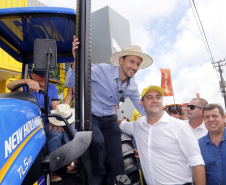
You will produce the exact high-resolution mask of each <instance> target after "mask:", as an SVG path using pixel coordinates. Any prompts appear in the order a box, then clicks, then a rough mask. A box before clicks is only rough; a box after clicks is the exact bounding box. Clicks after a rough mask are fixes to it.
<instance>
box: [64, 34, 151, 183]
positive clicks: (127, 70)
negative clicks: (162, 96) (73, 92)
mask: <svg viewBox="0 0 226 185" xmlns="http://www.w3.org/2000/svg"><path fill="white" fill-rule="evenodd" d="M78 44H79V42H78V39H77V38H76V37H74V41H73V47H72V53H73V56H74V58H75V50H76V49H77V47H78ZM110 62H111V64H113V65H111V64H104V63H102V64H95V65H94V66H93V67H92V68H91V86H92V93H91V105H92V131H93V137H92V143H91V147H90V157H91V166H92V176H91V180H90V184H91V185H95V184H100V183H101V182H102V176H103V175H104V174H105V173H106V169H105V167H104V158H105V151H106V154H107V159H108V161H109V164H110V170H109V172H110V180H111V182H110V184H111V185H112V184H113V183H114V180H115V177H116V176H117V175H122V174H124V163H123V156H122V146H121V130H120V128H119V126H118V124H117V116H116V115H115V110H114V108H115V106H116V105H119V103H120V102H124V100H125V98H127V97H129V98H130V100H131V101H132V102H133V104H134V106H135V107H136V109H137V110H138V111H139V112H140V113H141V114H143V115H145V111H144V109H143V107H142V106H141V105H140V104H139V101H140V93H139V91H138V86H137V84H136V82H135V81H134V79H133V76H134V75H135V74H136V72H137V71H138V70H139V69H143V68H146V67H148V66H150V65H151V64H152V63H153V60H152V58H151V57H150V56H148V55H146V54H144V53H142V51H141V48H140V47H139V46H128V47H125V48H123V49H122V51H121V52H117V53H115V54H113V55H112V56H111V58H110ZM74 69H75V61H74V63H73V64H72V67H71V68H69V70H68V72H67V76H66V79H65V85H66V86H68V87H73V86H74V84H75V78H74V76H75V74H74V73H75V70H74ZM118 112H120V111H118Z"/></svg>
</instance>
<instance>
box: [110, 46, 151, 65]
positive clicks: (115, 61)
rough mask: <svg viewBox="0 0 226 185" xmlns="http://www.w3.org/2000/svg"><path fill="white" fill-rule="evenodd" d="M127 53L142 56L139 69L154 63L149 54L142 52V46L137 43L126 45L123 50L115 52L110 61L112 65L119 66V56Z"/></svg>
mask: <svg viewBox="0 0 226 185" xmlns="http://www.w3.org/2000/svg"><path fill="white" fill-rule="evenodd" d="M127 55H135V56H138V57H140V58H142V62H141V64H140V67H139V69H144V68H146V67H148V66H150V65H151V64H152V63H153V59H152V58H151V57H150V56H149V55H147V54H145V53H142V50H141V47H140V46H137V45H131V46H126V47H124V48H123V49H122V51H120V52H117V53H114V54H113V55H112V56H111V58H110V62H111V64H112V65H114V66H118V65H119V58H120V57H123V56H127Z"/></svg>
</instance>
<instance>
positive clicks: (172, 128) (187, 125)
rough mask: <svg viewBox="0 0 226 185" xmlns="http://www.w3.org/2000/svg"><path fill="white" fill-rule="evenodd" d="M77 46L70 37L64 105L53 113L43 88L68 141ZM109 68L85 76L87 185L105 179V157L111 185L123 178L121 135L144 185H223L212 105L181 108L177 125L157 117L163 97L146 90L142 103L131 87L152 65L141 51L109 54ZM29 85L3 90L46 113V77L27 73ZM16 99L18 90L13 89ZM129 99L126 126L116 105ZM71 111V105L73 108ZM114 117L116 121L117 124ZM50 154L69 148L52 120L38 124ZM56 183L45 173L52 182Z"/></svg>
mask: <svg viewBox="0 0 226 185" xmlns="http://www.w3.org/2000/svg"><path fill="white" fill-rule="evenodd" d="M78 46H79V41H78V39H77V38H76V36H74V38H73V43H72V53H73V57H74V62H73V64H72V65H71V66H70V68H69V70H68V72H67V75H66V79H65V85H66V86H67V87H69V88H68V94H67V97H66V98H65V100H64V104H60V105H59V101H58V95H57V88H56V86H55V85H52V84H48V96H49V110H52V113H57V114H60V115H62V116H63V117H65V119H67V120H68V122H69V123H70V124H71V128H72V130H73V134H76V132H77V130H76V129H75V125H74V121H73V120H75V118H74V114H73V113H74V110H73V109H71V108H70V107H69V105H70V104H71V101H72V95H73V92H74V84H75V82H74V81H75V60H76V49H77V48H78ZM110 63H111V64H95V65H93V66H92V68H91V87H92V91H91V110H92V133H93V134H92V142H91V145H90V147H89V151H90V161H91V168H92V176H91V179H90V182H89V183H90V185H100V184H101V183H102V181H103V176H104V175H105V174H106V168H105V165H104V159H105V154H106V156H107V158H108V160H109V169H108V170H109V174H110V184H109V185H113V184H114V180H115V178H116V176H117V175H123V174H124V162H123V156H122V148H121V132H124V133H126V134H129V135H131V136H133V138H134V140H135V143H136V149H137V150H135V151H136V156H138V155H139V160H140V163H141V168H142V172H143V175H144V179H145V182H146V184H148V185H164V184H173V185H183V184H186V185H192V184H195V185H205V184H207V185H217V184H221V185H224V184H226V175H225V174H226V173H225V172H226V162H225V161H226V152H224V151H225V150H226V141H225V140H226V133H225V115H224V110H223V108H222V107H221V106H220V105H218V104H208V102H207V101H206V100H205V99H202V98H193V99H191V101H190V102H189V104H188V105H187V118H188V120H181V119H179V115H178V112H177V111H176V110H175V109H170V110H169V111H168V112H166V111H165V110H163V93H164V91H163V89H162V88H161V87H159V86H156V85H150V86H148V87H146V88H144V89H143V91H142V94H141V95H140V93H139V91H138V85H137V84H136V82H135V80H134V79H133V77H134V75H135V74H136V73H137V71H138V70H140V69H143V68H146V67H149V66H150V65H151V64H152V63H153V60H152V58H151V57H150V56H149V55H147V54H145V53H143V52H142V49H141V48H140V47H139V46H136V45H132V46H128V47H125V48H123V49H122V51H120V52H117V53H114V54H113V55H112V56H111V58H110ZM31 77H32V79H21V80H16V81H13V82H10V83H9V84H7V87H8V89H13V88H14V87H15V86H16V85H18V84H27V86H28V87H25V88H28V89H29V91H30V92H31V93H32V94H33V95H34V96H35V97H36V99H37V101H38V102H39V104H40V106H44V94H43V93H42V92H41V91H39V90H40V89H44V88H45V72H43V71H36V70H35V69H33V71H32V73H31ZM18 91H22V88H20V89H18ZM127 97H128V98H130V100H131V101H132V103H133V104H134V106H135V107H136V109H135V110H134V113H133V115H132V117H131V119H130V121H129V120H128V119H121V116H119V115H118V114H119V113H120V114H121V110H120V103H121V102H124V100H125V99H126V98H127ZM72 107H73V105H72ZM119 117H120V118H119ZM43 121H44V130H45V132H46V135H47V145H48V152H49V153H51V152H53V151H54V150H55V149H57V148H59V147H60V146H61V145H62V142H63V141H64V142H69V140H70V139H69V138H68V135H67V134H66V133H65V131H64V127H63V126H64V123H62V122H61V121H59V120H57V119H54V118H53V119H49V120H48V119H47V118H45V119H44V120H43ZM75 163H76V164H77V163H78V159H75V160H74V161H73V162H72V163H71V164H68V167H67V172H68V173H76V169H75V168H74V164H75ZM61 179H62V178H61V177H60V176H59V175H57V174H56V173H55V172H51V181H52V182H58V181H60V180H61Z"/></svg>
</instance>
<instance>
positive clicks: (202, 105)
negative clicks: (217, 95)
mask: <svg viewBox="0 0 226 185" xmlns="http://www.w3.org/2000/svg"><path fill="white" fill-rule="evenodd" d="M192 100H198V101H199V103H198V104H199V106H201V107H204V106H205V105H207V104H208V102H207V101H206V100H205V99H203V98H193V99H192ZM192 100H191V101H192Z"/></svg>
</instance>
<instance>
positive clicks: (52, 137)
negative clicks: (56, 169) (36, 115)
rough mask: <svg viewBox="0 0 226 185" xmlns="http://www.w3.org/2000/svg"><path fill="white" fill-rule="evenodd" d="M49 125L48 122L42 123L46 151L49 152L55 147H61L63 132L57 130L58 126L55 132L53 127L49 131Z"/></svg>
mask: <svg viewBox="0 0 226 185" xmlns="http://www.w3.org/2000/svg"><path fill="white" fill-rule="evenodd" d="M49 125H50V122H47V123H44V130H45V133H46V136H47V146H48V153H49V154H50V153H51V152H53V151H54V150H56V149H57V148H60V147H61V145H62V140H63V136H64V132H59V129H58V128H57V132H55V128H54V127H53V128H52V130H51V131H49Z"/></svg>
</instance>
